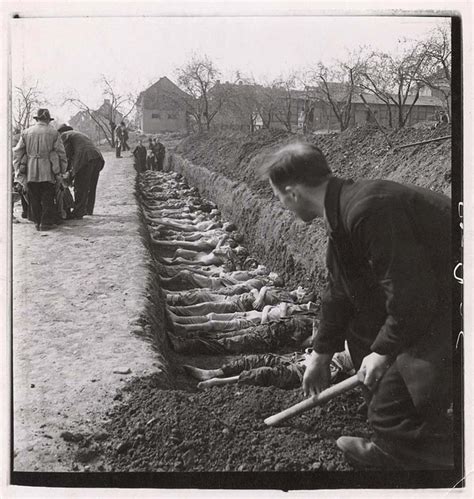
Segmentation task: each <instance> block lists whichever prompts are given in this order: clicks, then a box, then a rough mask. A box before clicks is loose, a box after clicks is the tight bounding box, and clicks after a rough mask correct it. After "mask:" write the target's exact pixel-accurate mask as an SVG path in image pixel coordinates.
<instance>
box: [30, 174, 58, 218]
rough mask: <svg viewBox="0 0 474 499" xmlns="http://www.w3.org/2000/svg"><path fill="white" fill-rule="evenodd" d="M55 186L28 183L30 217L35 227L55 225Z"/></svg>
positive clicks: (45, 183) (47, 183) (44, 183)
mask: <svg viewBox="0 0 474 499" xmlns="http://www.w3.org/2000/svg"><path fill="white" fill-rule="evenodd" d="M54 193H55V185H54V184H52V183H51V182H28V199H29V202H30V206H29V208H30V212H29V214H30V217H31V220H32V221H33V222H34V223H35V224H36V225H52V224H54V223H56V209H55V206H54Z"/></svg>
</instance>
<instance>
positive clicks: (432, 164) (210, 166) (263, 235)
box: [175, 123, 451, 294]
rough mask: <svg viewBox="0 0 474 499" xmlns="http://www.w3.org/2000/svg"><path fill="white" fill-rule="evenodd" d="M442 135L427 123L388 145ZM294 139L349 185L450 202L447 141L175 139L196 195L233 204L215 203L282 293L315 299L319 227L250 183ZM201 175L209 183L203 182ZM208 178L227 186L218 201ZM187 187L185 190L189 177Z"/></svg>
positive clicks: (321, 246)
mask: <svg viewBox="0 0 474 499" xmlns="http://www.w3.org/2000/svg"><path fill="white" fill-rule="evenodd" d="M450 134H451V127H450V125H448V124H443V125H440V126H437V127H434V125H433V124H429V123H427V124H418V125H417V126H414V127H410V128H404V129H402V130H399V131H397V132H392V133H391V134H389V140H390V141H391V143H392V144H393V145H395V146H400V145H404V144H408V143H413V142H419V141H423V140H429V139H432V138H438V137H443V136H447V135H450ZM295 140H307V141H309V142H311V143H313V144H315V145H317V146H318V147H320V148H321V149H322V151H323V152H324V153H325V155H326V156H327V158H328V162H329V164H330V166H331V168H332V170H333V172H334V173H335V174H336V175H339V176H342V177H346V178H353V179H370V178H386V179H390V180H394V181H397V182H402V183H413V184H416V185H420V186H422V187H426V188H429V189H433V190H435V191H438V192H442V193H444V194H447V195H450V191H451V141H450V140H443V141H439V142H432V143H428V144H422V145H418V146H412V147H408V148H404V149H399V150H397V151H394V150H393V149H390V147H389V146H388V143H387V140H386V138H385V137H384V134H383V133H382V132H381V131H380V130H379V129H378V128H377V127H376V126H364V127H356V128H352V129H349V130H346V131H345V132H343V133H332V134H326V135H311V136H306V137H304V139H302V138H301V137H300V136H297V135H295V134H290V133H286V132H284V131H281V130H260V131H258V132H256V133H254V134H244V133H241V132H235V133H232V134H223V133H221V134H215V133H214V134H213V133H207V134H200V135H194V136H190V137H188V138H186V139H185V140H183V141H182V142H181V143H180V144H179V145H178V146H177V148H176V150H175V153H176V154H177V155H178V156H179V158H184V160H186V161H188V162H190V165H189V168H187V172H191V175H192V170H193V167H195V168H201V169H202V170H199V174H197V173H196V177H197V176H198V175H199V176H200V177H201V180H200V181H201V183H202V184H203V186H204V187H203V186H200V190H204V192H203V194H204V195H208V196H210V197H211V199H212V200H213V201H216V202H217V204H218V205H219V202H218V201H217V200H216V199H213V196H214V197H215V196H216V195H218V196H220V198H221V200H224V198H225V196H226V195H227V196H228V197H229V199H232V202H233V203H234V204H237V206H230V201H229V203H227V206H225V205H226V203H225V202H224V203H222V202H221V205H222V204H224V206H223V207H222V206H221V205H220V207H221V209H223V211H224V212H225V213H226V215H228V216H229V217H230V218H231V219H232V220H233V221H234V222H235V223H236V224H237V226H238V227H239V229H240V230H242V231H243V233H244V234H245V235H246V243H247V244H248V245H249V247H250V248H251V250H252V251H253V252H254V253H255V254H256V256H257V257H258V258H260V260H261V261H262V262H264V263H265V264H267V265H269V266H271V267H272V268H273V269H275V270H276V271H278V272H280V273H281V274H282V275H283V277H284V278H285V281H286V283H287V284H288V285H289V286H293V285H294V286H297V285H299V284H304V285H306V286H308V287H310V288H312V289H313V290H314V291H316V293H317V294H320V293H321V291H322V289H323V287H324V283H325V264H324V258H325V252H326V236H325V231H324V227H323V224H322V222H321V221H320V220H315V221H314V222H313V223H311V224H310V225H306V224H303V223H302V222H300V221H298V220H296V218H295V217H294V216H293V215H292V214H291V213H288V212H287V211H285V210H283V209H282V207H281V205H280V204H279V202H278V201H277V200H276V199H275V198H274V196H273V193H272V191H271V189H270V187H269V185H268V183H267V182H263V181H261V180H259V178H258V170H259V167H260V165H261V164H262V162H263V161H264V160H265V158H266V157H267V155H268V154H269V153H270V152H271V151H272V150H273V149H274V148H275V146H277V145H283V144H287V143H290V142H293V141H295ZM206 172H209V175H210V176H209V177H208V178H206V179H205V180H204V177H205V176H206ZM183 173H185V174H186V172H183ZM215 174H221V175H222V176H223V177H224V178H225V179H228V180H229V182H228V186H227V187H225V186H223V188H226V189H227V191H228V192H226V193H224V192H223V193H220V194H219V192H218V190H219V189H218V188H217V187H214V188H212V187H209V186H208V184H209V183H211V184H212V183H214V184H217V183H219V182H220V183H221V184H223V183H224V181H223V180H219V179H218V178H217V177H216V176H215ZM188 176H189V175H188ZM195 180H196V181H197V182H199V180H198V179H195ZM189 181H190V183H191V184H193V179H192V178H189ZM193 185H194V184H193ZM221 190H222V189H221ZM241 191H245V194H241ZM216 193H217V194H216ZM236 193H240V194H239V195H237V194H236Z"/></svg>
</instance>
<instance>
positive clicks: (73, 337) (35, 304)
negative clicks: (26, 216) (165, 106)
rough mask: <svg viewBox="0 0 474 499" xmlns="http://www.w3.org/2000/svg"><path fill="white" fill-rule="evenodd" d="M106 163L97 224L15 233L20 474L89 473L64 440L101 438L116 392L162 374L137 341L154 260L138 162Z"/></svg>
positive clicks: (87, 221)
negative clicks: (142, 215) (140, 199)
mask: <svg viewBox="0 0 474 499" xmlns="http://www.w3.org/2000/svg"><path fill="white" fill-rule="evenodd" d="M105 159H106V163H105V168H104V170H103V171H102V174H101V176H100V180H99V185H98V193H97V204H96V208H95V213H94V215H93V216H86V217H84V219H82V220H73V221H68V222H66V223H64V224H63V225H61V226H60V227H59V228H58V229H57V230H54V231H49V232H37V231H36V230H35V228H34V226H33V224H31V223H27V222H25V221H23V220H21V222H20V223H15V224H13V272H14V274H13V299H14V305H13V377H14V379H13V390H14V404H13V409H14V455H15V459H14V470H15V471H74V470H81V469H83V467H82V466H81V465H80V464H79V465H78V464H77V459H75V456H74V455H73V450H74V449H75V447H73V446H71V444H70V443H68V442H66V441H65V440H64V438H63V437H61V434H62V433H63V432H71V433H72V434H77V433H80V434H81V435H84V434H90V435H92V434H94V433H97V432H100V429H101V425H102V424H103V423H104V422H105V421H106V412H107V410H108V409H109V408H110V407H111V406H112V405H113V404H114V396H115V395H116V390H117V389H118V388H120V387H122V386H123V385H124V384H125V382H126V381H129V380H130V379H131V378H132V377H133V376H139V375H140V376H141V375H143V374H150V373H152V372H153V371H156V370H157V369H159V368H160V363H159V362H158V360H157V357H156V355H155V353H154V352H153V351H152V349H151V346H150V344H149V343H146V342H145V341H144V340H143V339H141V338H139V337H137V336H136V335H134V334H133V333H131V331H132V330H133V328H134V327H135V326H133V322H134V319H136V318H137V317H138V316H139V314H140V311H141V310H142V308H143V306H144V299H145V298H144V295H145V286H146V273H147V272H146V267H145V265H146V262H147V259H148V258H149V257H148V256H147V253H146V250H145V248H144V246H143V244H142V242H141V239H140V236H139V232H138V230H139V219H138V210H137V206H136V202H135V198H134V182H135V171H134V169H133V167H132V158H131V157H130V156H128V154H127V156H126V157H124V158H123V159H116V158H115V157H113V154H112V153H106V154H105ZM16 215H17V216H18V215H19V213H18V212H16ZM115 371H118V372H115ZM120 373H122V374H120ZM125 373H126V374H125ZM79 438H80V437H79ZM73 463H74V464H73ZM100 464H101V463H100V462H95V463H94V462H93V463H92V464H90V463H89V464H88V466H90V468H91V469H92V470H93V469H95V468H94V467H99V469H100Z"/></svg>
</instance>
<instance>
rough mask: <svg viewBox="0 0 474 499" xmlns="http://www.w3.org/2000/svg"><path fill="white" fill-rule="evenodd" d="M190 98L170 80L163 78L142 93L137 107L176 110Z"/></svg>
mask: <svg viewBox="0 0 474 499" xmlns="http://www.w3.org/2000/svg"><path fill="white" fill-rule="evenodd" d="M188 97H189V96H188V94H187V93H186V92H183V91H182V90H181V89H180V88H179V87H178V86H177V85H175V84H174V83H173V82H172V81H171V80H170V79H169V78H167V77H166V76H163V77H162V78H160V79H159V80H158V81H157V82H156V83H154V84H153V85H151V86H150V87H148V88H147V89H146V90H144V91H143V92H140V94H139V96H138V99H137V105H138V106H141V107H143V108H144V109H163V108H164V109H166V108H170V107H173V108H175V107H176V106H177V105H179V104H180V103H181V102H182V101H183V100H184V99H186V98H188Z"/></svg>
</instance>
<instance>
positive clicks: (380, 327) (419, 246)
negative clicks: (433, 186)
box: [264, 144, 453, 469]
mask: <svg viewBox="0 0 474 499" xmlns="http://www.w3.org/2000/svg"><path fill="white" fill-rule="evenodd" d="M264 175H265V176H266V177H267V178H269V180H270V184H271V186H272V188H273V191H274V193H275V195H276V196H277V197H278V198H279V199H280V201H281V202H282V203H283V204H284V205H285V206H286V207H287V208H288V209H290V210H291V211H292V212H294V213H295V214H296V215H297V216H298V217H299V218H300V219H302V220H303V221H305V222H310V221H311V220H313V219H314V218H315V217H323V218H324V219H325V222H326V226H327V231H328V236H329V239H328V247H327V267H328V271H329V282H328V286H327V290H326V292H325V294H324V296H323V299H322V309H321V322H320V327H319V330H318V333H317V335H316V336H315V338H314V342H313V348H314V351H313V354H312V355H313V357H312V360H311V362H310V363H309V365H308V367H307V369H306V371H305V374H304V378H303V390H304V392H305V394H306V395H308V394H314V393H319V392H320V391H322V390H323V389H325V388H326V387H327V386H328V385H329V365H330V360H331V357H332V355H333V354H334V352H337V351H340V350H342V349H343V345H344V340H347V342H348V345H349V351H350V353H351V357H352V361H353V363H354V366H355V367H356V369H359V370H360V373H361V375H362V376H363V379H364V384H365V386H366V387H367V388H368V389H369V390H370V392H371V396H370V397H369V398H370V401H369V410H368V418H369V423H370V424H371V426H372V429H373V430H374V437H373V439H372V440H370V441H369V440H366V439H362V438H357V437H340V438H339V439H338V441H337V445H338V446H339V447H340V448H341V450H343V452H344V454H345V456H346V458H347V459H348V460H349V461H351V462H352V463H353V464H356V465H359V466H363V467H379V468H380V467H381V468H390V469H392V468H402V469H440V468H449V467H451V466H452V465H453V456H452V447H453V442H452V432H451V430H450V429H449V424H448V421H447V418H446V412H447V409H448V408H449V405H450V402H451V392H452V381H451V380H452V378H451V367H452V366H451V358H452V356H451V350H452V335H451V270H450V266H451V255H450V245H451V237H450V224H451V210H450V200H449V199H448V198H447V197H445V196H443V195H441V194H437V193H435V192H432V191H429V190H426V189H422V188H419V187H415V186H408V185H401V184H397V183H395V182H389V181H384V180H367V181H357V182H353V181H350V180H343V179H339V178H336V177H333V176H332V174H331V171H330V169H329V167H328V165H327V162H326V159H325V158H324V155H323V154H322V153H321V151H320V150H319V149H317V148H315V147H313V146H311V145H308V144H292V145H289V146H285V147H284V148H282V149H281V150H279V151H277V152H276V153H275V154H274V155H273V156H272V158H271V160H270V161H269V162H268V163H267V164H266V166H265V168H264Z"/></svg>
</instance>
